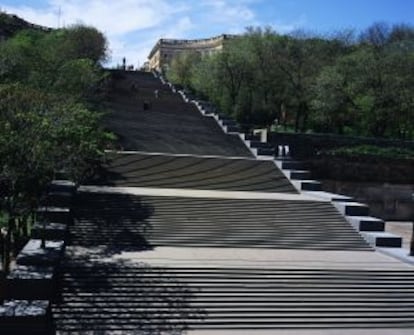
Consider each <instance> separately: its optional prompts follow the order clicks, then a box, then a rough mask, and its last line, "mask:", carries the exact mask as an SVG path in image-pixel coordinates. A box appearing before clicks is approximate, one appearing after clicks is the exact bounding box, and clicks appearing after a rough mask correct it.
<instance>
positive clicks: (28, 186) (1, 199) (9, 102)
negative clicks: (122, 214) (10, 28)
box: [0, 27, 113, 265]
mask: <svg viewBox="0 0 414 335" xmlns="http://www.w3.org/2000/svg"><path fill="white" fill-rule="evenodd" d="M101 37H102V38H103V35H102V34H100V33H99V32H97V31H96V30H94V29H92V28H88V27H75V28H73V29H72V28H70V29H67V30H57V31H52V32H37V31H36V32H33V31H22V32H20V33H18V34H17V35H16V36H15V37H13V38H11V39H9V40H7V41H5V42H3V43H1V45H0V80H1V84H0V180H1V184H2V185H7V192H0V193H1V194H0V212H1V213H0V216H1V217H7V218H8V219H7V220H8V224H7V227H6V231H7V236H6V245H7V247H8V248H6V249H7V251H6V255H5V256H6V262H5V264H6V265H7V264H8V259H7V258H8V256H9V251H10V245H11V242H12V236H13V235H14V234H15V233H16V229H17V228H16V222H23V224H26V225H27V221H28V220H29V218H30V217H31V216H32V215H31V214H32V213H33V212H34V209H35V208H37V206H38V205H39V201H40V199H41V198H42V195H43V194H44V192H45V189H46V185H47V184H48V183H49V182H50V181H51V180H52V179H53V178H54V176H55V174H56V173H57V172H58V171H61V170H64V171H65V173H66V174H67V175H68V177H69V178H71V179H72V180H74V181H75V182H81V181H82V180H83V179H84V178H85V176H87V175H89V174H90V173H92V171H93V170H94V168H96V166H97V164H98V163H99V162H100V161H101V160H102V159H103V157H104V149H105V147H106V146H107V145H108V143H109V142H110V141H111V140H112V138H113V137H112V135H111V134H109V133H107V132H105V131H104V130H103V129H102V127H101V126H100V122H99V121H100V119H101V116H102V114H101V113H99V112H97V111H96V110H94V108H92V106H96V104H94V103H92V102H95V101H96V99H94V100H93V99H92V98H93V97H94V93H95V92H96V89H97V88H98V85H99V83H100V82H101V79H102V78H103V77H104V74H103V72H102V69H101V68H100V67H99V64H98V62H99V61H101V60H103V59H104V57H105V54H106V53H105V52H106V51H105V52H104V50H106V44H105V42H104V39H102V38H101ZM78 38H79V39H78ZM88 41H89V42H88ZM95 42H96V43H95ZM89 57H91V58H89ZM4 213H6V215H3V214H4Z"/></svg>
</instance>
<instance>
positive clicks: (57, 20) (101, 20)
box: [2, 0, 297, 65]
mask: <svg viewBox="0 0 414 335" xmlns="http://www.w3.org/2000/svg"><path fill="white" fill-rule="evenodd" d="M260 2H263V1H262V0H198V1H190V0H116V1H113V0H43V1H40V0H38V1H37V2H36V0H32V4H33V5H31V6H28V5H24V6H22V5H21V6H17V5H16V6H2V9H3V10H5V11H6V12H9V13H13V14H16V15H18V16H20V17H22V18H24V19H25V20H27V21H29V22H32V23H36V24H40V25H44V26H48V27H54V28H56V27H58V26H69V25H72V24H76V23H83V24H86V25H92V26H94V27H96V28H97V29H99V30H100V31H102V32H103V33H104V34H105V35H106V36H107V38H108V40H109V45H110V48H111V50H112V60H111V62H110V65H115V64H119V63H121V61H122V58H123V57H126V58H127V61H128V62H130V64H134V65H136V64H137V63H139V64H140V65H142V64H143V63H144V61H145V60H146V59H147V56H148V54H149V52H150V51H151V48H152V47H153V46H154V45H155V43H156V42H157V40H158V39H159V38H188V39H191V38H203V37H211V36H215V35H219V34H222V33H242V32H244V30H245V27H247V26H258V25H262V24H261V22H260V21H259V19H258V15H257V14H258V13H257V8H256V7H255V6H256V5H258V4H259V3H260ZM271 25H272V26H274V27H275V29H276V30H277V31H290V30H294V29H295V28H297V25H296V24H293V25H289V23H286V24H284V23H278V22H276V23H275V24H274V25H273V24H271Z"/></svg>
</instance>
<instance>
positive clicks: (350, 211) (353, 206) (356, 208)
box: [334, 201, 369, 216]
mask: <svg viewBox="0 0 414 335" xmlns="http://www.w3.org/2000/svg"><path fill="white" fill-rule="evenodd" d="M334 205H335V207H336V208H337V209H338V210H339V212H340V213H342V214H343V215H346V216H369V207H368V206H367V205H365V204H361V203H359V202H352V201H347V202H335V203H334Z"/></svg>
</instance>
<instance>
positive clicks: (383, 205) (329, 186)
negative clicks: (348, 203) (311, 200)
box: [322, 179, 414, 221]
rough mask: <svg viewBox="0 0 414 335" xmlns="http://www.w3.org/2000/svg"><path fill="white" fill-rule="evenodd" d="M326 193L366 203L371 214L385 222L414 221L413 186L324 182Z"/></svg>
mask: <svg viewBox="0 0 414 335" xmlns="http://www.w3.org/2000/svg"><path fill="white" fill-rule="evenodd" d="M322 188H323V190H324V191H328V192H333V193H339V194H344V195H348V196H352V197H354V198H355V200H356V201H358V202H363V203H366V204H367V205H368V206H369V208H370V214H371V215H372V216H375V217H380V218H381V219H383V220H385V221H414V199H412V194H413V193H414V185H413V184H391V183H363V182H350V181H338V180H326V179H325V180H322Z"/></svg>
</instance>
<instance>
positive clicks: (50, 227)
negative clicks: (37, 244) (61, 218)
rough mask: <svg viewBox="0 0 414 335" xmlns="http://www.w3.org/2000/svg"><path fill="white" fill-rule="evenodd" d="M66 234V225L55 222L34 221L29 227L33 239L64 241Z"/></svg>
mask: <svg viewBox="0 0 414 335" xmlns="http://www.w3.org/2000/svg"><path fill="white" fill-rule="evenodd" d="M67 236H68V226H67V225H66V224H63V223H56V222H36V223H35V224H34V225H33V227H32V229H31V237H32V238H34V239H41V238H44V239H46V240H62V241H65V240H66V239H67Z"/></svg>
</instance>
